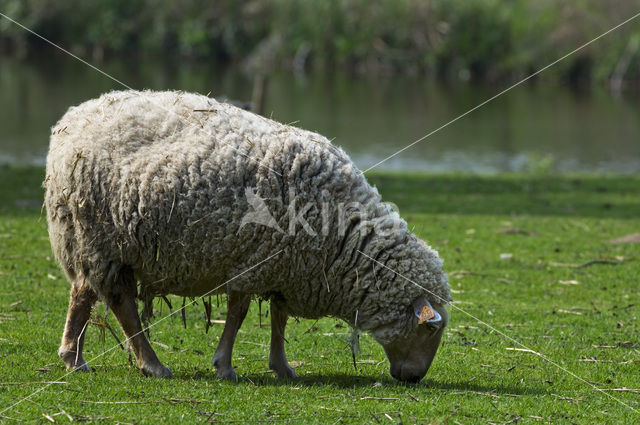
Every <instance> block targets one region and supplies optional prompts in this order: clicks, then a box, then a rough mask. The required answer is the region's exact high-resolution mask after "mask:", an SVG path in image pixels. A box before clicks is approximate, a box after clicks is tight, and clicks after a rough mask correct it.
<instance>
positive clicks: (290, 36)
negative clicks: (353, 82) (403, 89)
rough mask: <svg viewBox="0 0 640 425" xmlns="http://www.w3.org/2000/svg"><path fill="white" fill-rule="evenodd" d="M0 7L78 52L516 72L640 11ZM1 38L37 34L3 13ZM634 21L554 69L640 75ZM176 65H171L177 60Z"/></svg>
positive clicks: (471, 74) (367, 4)
mask: <svg viewBox="0 0 640 425" xmlns="http://www.w3.org/2000/svg"><path fill="white" fill-rule="evenodd" d="M0 11H2V12H3V13H5V14H7V15H9V16H11V17H13V18H14V19H17V20H18V21H20V22H22V23H23V24H24V25H26V26H27V27H29V28H32V29H33V30H34V31H36V32H38V33H41V34H43V35H44V36H45V37H48V38H50V39H51V40H53V41H54V42H57V43H60V44H62V45H63V46H65V47H67V48H69V49H71V50H73V51H75V52H77V53H80V54H92V55H93V57H94V58H96V59H99V58H102V57H104V56H105V55H107V56H124V55H129V54H132V53H134V54H149V55H155V56H159V55H161V56H165V57H166V58H167V60H169V58H170V57H175V55H176V54H179V55H182V56H184V57H189V58H199V59H215V60H220V61H230V62H234V63H240V62H245V63H248V64H249V65H250V66H251V67H257V68H265V67H266V68H267V69H269V68H271V67H273V66H278V67H281V66H284V67H287V68H290V67H293V68H308V67H315V68H318V69H320V70H329V71H330V70H333V69H335V68H339V69H342V70H348V71H355V72H373V73H397V72H401V73H414V74H415V73H420V74H428V75H441V76H448V77H453V78H461V79H468V78H472V79H476V80H489V81H496V80H504V79H515V78H519V77H522V76H523V75H526V74H529V73H531V72H533V71H534V70H537V69H540V68H541V67H543V66H545V65H547V64H548V63H550V62H551V61H553V60H555V59H557V58H559V57H560V56H562V55H564V54H566V53H568V52H569V51H571V50H573V49H575V48H576V47H578V46H580V45H581V44H583V43H585V42H587V41H589V40H591V39H593V38H594V37H596V36H598V35H600V34H602V33H603V32H605V31H607V30H609V29H610V28H612V27H613V26H615V25H617V24H618V23H620V22H622V21H623V20H625V19H627V18H629V17H631V16H633V15H634V14H635V13H638V12H639V11H640V1H639V0H632V1H625V2H619V1H615V0H606V1H603V0H577V1H572V2H565V1H560V0H540V1H535V2H532V1H525V0H515V1H509V2H505V1H500V0H434V1H426V0H425V1H415V0H381V1H375V2H371V1H369V0H327V1H309V0H276V1H267V0H253V1H247V2H238V1H235V0H221V1H216V2H203V1H200V0H188V1H182V2H177V1H173V0H160V1H157V0H142V1H136V2H131V1H127V0H108V1H106V0H99V1H92V2H86V1H82V0H66V1H63V2H60V1H56V0H0ZM0 31H1V32H0V41H3V43H1V44H0V45H2V44H3V45H4V46H5V48H8V49H10V50H13V51H15V52H18V53H20V52H22V53H26V52H28V51H30V48H31V47H37V46H43V44H42V41H41V40H39V39H37V38H36V37H34V36H33V35H30V34H29V33H27V32H26V31H24V30H23V29H21V28H19V27H18V26H16V25H14V24H12V23H11V22H9V21H7V20H5V19H0ZM639 49H640V31H639V30H638V25H637V24H636V25H634V24H633V23H632V24H630V25H628V26H627V27H625V28H622V29H621V30H619V31H616V32H614V33H612V34H610V35H608V36H607V37H606V39H604V40H602V41H600V42H598V43H597V44H595V45H594V46H592V47H589V48H588V49H585V50H583V51H581V52H580V53H578V54H576V55H572V56H571V57H570V58H568V59H567V60H566V61H563V62H562V63H560V64H559V65H558V68H559V72H558V73H557V75H558V76H559V78H561V79H563V80H570V81H573V82H583V81H589V80H591V81H603V80H607V79H609V78H613V79H614V80H620V79H621V78H624V79H630V80H631V79H638V78H639V77H640V67H639V66H638V65H639V64H640V52H639ZM170 62H174V61H173V60H171V61H170Z"/></svg>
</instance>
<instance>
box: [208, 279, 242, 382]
mask: <svg viewBox="0 0 640 425" xmlns="http://www.w3.org/2000/svg"><path fill="white" fill-rule="evenodd" d="M250 304H251V295H248V294H245V293H243V292H236V291H231V292H230V293H229V296H228V298H227V320H226V321H225V324H224V329H223V330H222V336H221V337H220V343H219V344H218V348H217V349H216V353H215V354H214V355H213V365H214V366H215V368H216V370H217V373H216V375H217V376H218V378H224V379H230V380H233V381H237V380H238V375H237V374H236V371H235V370H234V369H233V366H232V365H231V353H232V351H233V343H234V342H235V339H236V335H237V334H238V329H240V326H241V325H242V322H243V320H244V318H245V317H246V316H247V312H248V311H249V305H250Z"/></svg>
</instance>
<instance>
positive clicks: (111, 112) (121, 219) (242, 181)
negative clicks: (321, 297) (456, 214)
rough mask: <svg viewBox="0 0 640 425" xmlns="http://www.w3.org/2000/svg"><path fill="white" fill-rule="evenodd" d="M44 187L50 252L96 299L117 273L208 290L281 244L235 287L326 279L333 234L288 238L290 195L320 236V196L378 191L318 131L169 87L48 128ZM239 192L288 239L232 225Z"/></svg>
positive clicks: (309, 287)
mask: <svg viewBox="0 0 640 425" xmlns="http://www.w3.org/2000/svg"><path fill="white" fill-rule="evenodd" d="M363 185H364V186H363ZM46 188H47V194H46V204H47V210H48V219H49V228H50V235H51V241H52V246H53V248H54V252H55V253H56V257H57V258H58V259H59V260H60V262H61V263H62V264H63V267H64V268H65V270H67V273H68V274H69V275H70V277H72V278H73V276H74V275H75V274H77V272H78V271H82V273H83V274H84V275H85V276H86V277H87V278H88V280H89V282H90V283H91V284H92V285H93V286H94V287H96V289H98V290H99V292H101V293H104V292H108V290H109V288H110V285H113V282H112V281H110V280H109V277H112V276H114V271H113V269H114V268H117V267H118V266H122V265H128V266H131V267H132V268H133V269H134V271H135V273H136V276H137V277H138V279H140V280H141V281H142V282H143V284H144V283H146V284H147V285H150V290H152V291H155V292H157V293H179V292H183V293H185V292H189V291H190V290H193V291H196V292H202V289H200V288H202V287H205V288H206V287H213V286H215V285H220V284H222V283H224V282H225V281H226V280H228V279H230V278H232V277H234V276H235V275H237V274H238V273H241V272H243V271H245V270H246V269H247V268H250V267H252V266H254V265H255V264H257V263H258V262H260V261H262V260H264V259H265V258H267V257H269V255H271V254H274V253H276V252H279V251H280V250H283V251H282V253H281V255H279V256H278V257H277V258H275V259H274V262H277V264H269V266H268V267H259V268H256V269H255V272H250V273H246V274H244V275H243V277H242V278H238V279H235V280H234V281H233V282H232V283H230V285H232V284H233V285H240V286H242V285H244V287H243V289H248V290H250V291H251V292H266V291H269V290H277V289H278V288H279V287H280V286H281V285H283V284H289V285H290V284H291V281H292V280H293V281H296V280H300V279H301V277H302V276H303V275H308V274H311V275H314V274H317V275H318V276H320V273H321V268H322V267H323V264H324V265H326V261H327V258H331V254H332V252H333V251H332V250H335V246H336V245H337V242H338V236H336V235H327V236H326V237H322V238H321V237H315V238H314V237H310V236H309V235H308V234H306V233H305V232H304V231H302V230H301V229H299V228H298V229H297V231H296V232H295V234H293V235H290V234H289V233H288V211H287V207H288V206H289V205H290V199H289V195H290V191H289V189H290V188H292V189H293V190H294V193H295V195H296V196H297V197H299V199H298V202H299V204H298V205H304V204H305V203H306V202H312V203H313V204H314V207H313V208H312V210H310V212H309V220H308V221H309V222H310V224H311V225H312V226H313V227H314V228H315V229H316V231H318V232H319V231H320V228H321V223H320V215H319V208H320V205H321V203H322V202H328V203H329V204H330V205H332V208H335V204H337V202H336V201H337V200H341V201H345V202H346V201H348V200H349V199H351V198H352V197H353V196H357V197H361V198H362V197H364V198H368V199H369V198H371V197H373V198H375V197H376V196H377V193H374V192H373V191H371V190H370V189H371V188H370V187H369V186H368V185H366V183H364V179H363V177H362V176H361V175H360V174H359V172H358V171H357V170H356V169H355V167H354V166H353V164H352V163H351V161H350V160H349V159H348V157H347V156H346V155H345V154H344V153H343V152H342V151H341V150H339V149H337V148H335V147H333V146H331V144H330V143H329V142H328V141H327V140H326V139H325V138H324V137H322V136H319V135H317V134H315V133H311V132H307V131H304V130H301V129H298V128H295V127H289V126H285V125H282V124H279V123H276V122H274V121H271V120H267V119H265V118H263V117H260V116H257V115H254V114H251V113H248V112H246V111H242V110H240V109H238V108H235V107H233V106H231V105H227V104H221V103H218V102H216V101H215V100H213V99H209V98H207V97H204V96H198V95H192V94H183V93H177V92H164V93H154V92H114V93H109V94H107V95H104V96H102V97H101V98H99V99H95V100H91V101H88V102H85V103H84V104H82V105H80V106H78V107H75V108H71V109H70V110H69V111H68V112H67V114H65V116H64V117H63V118H62V119H61V120H60V122H58V123H57V124H56V126H55V127H54V128H53V134H52V137H51V145H50V152H49V155H48V158H47V181H46ZM246 188H252V189H253V190H255V193H256V194H257V195H258V196H260V197H261V198H263V199H265V202H266V204H267V205H268V207H269V211H270V212H271V213H272V215H273V217H274V219H275V220H276V222H277V223H278V225H279V227H280V229H281V230H282V232H281V231H279V230H277V229H273V228H270V227H265V226H262V225H257V224H251V223H249V224H247V225H246V226H243V227H241V226H240V225H241V223H242V218H243V217H245V216H246V214H247V213H248V212H250V211H251V208H250V206H249V204H248V203H247V199H246V193H245V191H246ZM363 190H364V192H362V191H363ZM363 193H364V195H363ZM111 280H113V279H111ZM314 280H315V279H313V278H307V279H306V282H307V283H305V284H304V285H306V286H305V288H304V290H305V291H307V292H310V293H311V292H313V291H314V286H313V285H315V282H314ZM194 288H198V289H194Z"/></svg>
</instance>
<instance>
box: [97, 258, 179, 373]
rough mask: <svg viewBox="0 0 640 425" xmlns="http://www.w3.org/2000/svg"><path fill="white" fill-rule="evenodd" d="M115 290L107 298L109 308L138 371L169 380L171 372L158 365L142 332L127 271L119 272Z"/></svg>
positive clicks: (132, 287) (132, 286)
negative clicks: (121, 331)
mask: <svg viewBox="0 0 640 425" xmlns="http://www.w3.org/2000/svg"><path fill="white" fill-rule="evenodd" d="M117 289H118V290H119V292H118V293H115V294H113V295H111V296H110V297H109V298H110V299H109V307H110V308H111V310H112V311H113V314H114V315H115V316H116V319H118V322H119V323H120V326H122V330H123V331H124V334H125V335H126V337H127V341H128V343H129V346H130V347H131V348H132V350H133V354H134V356H135V357H136V361H137V363H138V367H139V368H140V371H141V372H142V373H143V374H144V375H148V376H156V377H160V378H170V377H171V376H172V375H171V371H170V370H169V369H168V368H167V367H166V366H164V365H163V364H162V363H160V360H158V356H156V353H155V351H153V348H151V344H149V340H147V337H146V336H145V335H144V332H143V330H142V325H141V324H140V316H138V306H137V304H136V283H135V280H134V278H133V274H132V273H131V272H130V271H129V270H122V271H121V276H120V282H118V286H117Z"/></svg>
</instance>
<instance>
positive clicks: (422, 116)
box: [0, 55, 640, 173]
mask: <svg viewBox="0 0 640 425" xmlns="http://www.w3.org/2000/svg"><path fill="white" fill-rule="evenodd" d="M101 67H102V68H103V69H104V70H105V71H106V72H108V73H109V74H111V75H113V76H114V77H116V78H118V79H119V80H121V81H123V82H124V83H126V84H128V85H130V86H132V87H135V88H151V89H168V88H171V89H179V90H185V91H196V92H200V93H205V94H206V93H208V92H211V93H212V95H215V96H226V97H228V98H232V99H238V100H249V99H250V97H251V87H252V82H251V81H250V79H249V78H248V77H246V76H245V75H243V74H242V73H241V72H239V71H237V70H231V69H223V68H221V67H219V66H216V65H215V64H190V63H158V62H151V61H142V62H140V61H119V62H110V63H107V64H105V65H104V66H101ZM120 88H121V87H120V86H119V85H118V84H117V83H116V82H114V81H112V80H109V79H108V78H106V77H105V76H103V75H101V74H99V73H97V72H96V71H94V70H92V69H90V68H88V67H87V66H86V65H83V64H81V63H79V62H77V61H75V60H73V59H71V58H68V57H64V56H62V55H50V56H49V55H48V56H45V57H42V58H40V59H39V60H37V61H30V62H20V61H17V60H13V59H10V58H4V57H3V58H0V108H1V110H2V112H3V113H2V114H0V128H2V130H3V131H2V132H1V133H0V163H7V162H19V163H36V164H42V163H44V156H45V155H46V150H47V143H48V136H49V129H50V127H51V126H53V125H54V124H55V122H56V120H57V119H58V118H59V117H60V116H61V115H62V114H63V113H64V112H65V111H66V109H67V108H68V107H69V106H70V105H74V104H77V103H80V102H82V101H84V100H86V99H89V98H92V97H96V96H98V95H100V94H101V93H103V92H105V91H109V90H116V89H120ZM500 90H501V88H500V87H474V86H449V85H446V84H439V83H435V82H427V81H423V80H421V79H418V78H408V77H393V78H386V79H374V78H371V79H367V78H349V77H345V76H342V75H333V76H327V75H313V76H307V77H297V78H296V77H292V76H291V75H289V74H276V75H272V76H271V77H270V79H269V83H268V92H267V99H266V108H265V115H267V116H272V117H273V118H274V119H277V120H279V121H282V122H285V123H290V122H296V125H298V126H301V127H303V128H307V129H310V130H314V131H318V132H320V133H322V134H324V135H325V136H327V137H328V138H330V139H334V143H335V144H338V145H340V146H343V147H344V148H345V149H346V150H347V151H348V152H349V153H350V154H351V155H352V157H353V159H354V160H355V162H356V163H357V164H358V166H360V167H361V168H367V167H369V166H371V165H373V164H375V163H377V162H378V161H380V160H381V159H383V158H385V157H386V156H388V155H391V154H393V153H394V152H396V151H397V150H398V149H400V148H402V147H404V146H406V145H407V144H409V143H411V142H413V141H415V140H416V139H418V138H420V137H422V136H424V135H425V134H427V133H429V132H430V131H432V130H434V129H436V128H438V127H440V126H441V125H443V124H445V123H447V122H448V121H450V120H451V119H453V118H455V117H456V116H458V115H460V114H461V113H463V112H465V111H467V110H468V109H470V108H472V107H474V106H475V105H477V104H479V103H481V102H483V101H484V100H486V99H488V98H489V97H491V96H493V95H494V94H495V93H497V92H498V91H500ZM639 112H640V109H639V104H638V99H637V98H634V97H622V98H617V99H616V98H613V97H611V96H610V95H609V94H608V93H607V92H606V91H599V90H591V91H589V92H576V91H572V90H570V89H568V88H563V87H547V86H544V85H543V84H540V83H539V84H537V85H533V84H527V85H524V86H522V87H517V88H516V89H514V90H512V91H510V92H508V93H507V94H505V95H504V96H502V97H500V98H499V99H497V100H496V101H494V102H491V103H490V104H488V105H486V106H484V107H482V108H481V109H479V110H477V111H475V112H473V113H472V114H470V115H468V116H466V117H464V118H462V119H460V120H459V121H457V122H455V123H453V124H452V125H450V126H448V127H447V128H445V129H443V130H442V131H440V132H438V133H436V134H434V135H432V136H431V137H429V138H428V139H426V140H424V141H423V142H421V143H419V144H417V145H416V146H414V147H413V148H411V149H409V150H407V151H405V152H403V153H402V154H400V155H398V156H396V157H393V158H392V159H390V160H388V161H386V162H384V164H382V165H381V168H386V169H399V170H407V169H411V170H424V171H451V170H456V171H473V172H496V171H521V170H527V169H532V168H536V167H542V168H544V167H547V168H550V169H556V170H558V171H601V172H616V173H634V172H640V119H639V118H640V117H639Z"/></svg>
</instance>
